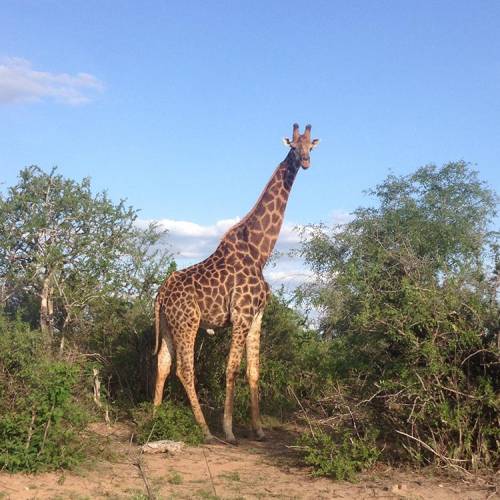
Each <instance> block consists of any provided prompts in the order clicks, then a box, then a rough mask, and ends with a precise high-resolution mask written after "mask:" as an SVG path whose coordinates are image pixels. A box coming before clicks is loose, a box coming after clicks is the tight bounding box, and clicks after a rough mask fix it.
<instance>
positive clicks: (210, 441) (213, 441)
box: [203, 434, 217, 444]
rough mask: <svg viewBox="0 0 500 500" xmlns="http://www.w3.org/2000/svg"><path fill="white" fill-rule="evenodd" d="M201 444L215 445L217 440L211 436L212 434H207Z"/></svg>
mask: <svg viewBox="0 0 500 500" xmlns="http://www.w3.org/2000/svg"><path fill="white" fill-rule="evenodd" d="M203 442H204V443H205V444H216V443H217V440H216V439H215V438H214V437H213V436H212V434H207V435H206V436H205V437H204V438H203Z"/></svg>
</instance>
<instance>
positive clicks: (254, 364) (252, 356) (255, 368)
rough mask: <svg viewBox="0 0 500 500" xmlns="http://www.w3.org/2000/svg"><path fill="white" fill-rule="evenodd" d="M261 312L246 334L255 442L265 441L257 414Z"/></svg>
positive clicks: (248, 377)
mask: <svg viewBox="0 0 500 500" xmlns="http://www.w3.org/2000/svg"><path fill="white" fill-rule="evenodd" d="M262 315H263V311H261V312H259V313H258V314H257V315H256V316H255V318H254V320H253V322H252V326H251V327H250V331H249V332H248V336H247V340H246V346H247V380H248V385H249V386H250V405H251V415H252V429H253V431H254V433H255V436H256V438H257V440H259V441H262V440H263V439H265V435H264V431H263V430H262V423H261V420H260V412H259V351H260V330H261V325H262Z"/></svg>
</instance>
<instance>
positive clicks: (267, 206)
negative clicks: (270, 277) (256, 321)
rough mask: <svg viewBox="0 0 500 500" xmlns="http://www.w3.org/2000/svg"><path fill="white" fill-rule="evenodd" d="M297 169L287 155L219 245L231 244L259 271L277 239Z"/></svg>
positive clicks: (290, 154)
mask: <svg viewBox="0 0 500 500" xmlns="http://www.w3.org/2000/svg"><path fill="white" fill-rule="evenodd" d="M299 168H300V165H299V164H298V162H297V161H296V160H295V155H294V154H293V153H292V151H290V153H289V154H288V155H287V157H286V158H285V159H284V160H283V161H282V162H281V163H280V164H279V165H278V167H277V168H276V170H275V171H274V173H273V175H272V176H271V179H269V182H268V183H267V185H266V187H265V188H264V190H263V191H262V194H261V195H260V197H259V199H258V200H257V202H256V204H255V205H254V207H253V208H252V209H251V210H250V212H248V214H247V215H246V216H245V217H244V218H243V219H242V220H241V221H240V222H239V223H237V224H236V225H235V226H233V227H232V228H231V229H230V230H229V231H228V232H227V233H226V235H225V236H224V238H223V240H222V241H223V242H224V241H227V242H230V243H234V244H235V248H236V250H237V251H238V250H239V251H244V252H246V253H247V256H246V258H247V261H248V258H249V257H250V258H251V260H252V261H253V262H254V263H256V264H257V265H258V266H260V267H261V268H262V267H263V266H264V264H265V263H266V262H267V260H268V258H269V256H270V255H271V252H272V251H273V248H274V245H275V244H276V240H277V239H278V236H279V233H280V230H281V226H282V224H283V219H284V216H285V209H286V205H287V202H288V197H289V195H290V191H291V189H292V186H293V182H294V180H295V177H296V175H297V172H298V170H299Z"/></svg>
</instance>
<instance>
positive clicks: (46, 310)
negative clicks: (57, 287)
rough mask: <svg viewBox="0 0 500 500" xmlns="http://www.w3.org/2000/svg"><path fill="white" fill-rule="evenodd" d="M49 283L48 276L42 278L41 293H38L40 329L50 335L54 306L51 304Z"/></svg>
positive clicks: (49, 277) (49, 278)
mask: <svg viewBox="0 0 500 500" xmlns="http://www.w3.org/2000/svg"><path fill="white" fill-rule="evenodd" d="M50 282H51V276H50V274H48V275H46V276H45V277H44V278H43V283H42V291H41V292H40V329H41V330H42V332H44V333H46V332H48V333H50V334H51V335H52V332H53V326H52V321H53V316H54V306H53V302H52V286H51V283H50Z"/></svg>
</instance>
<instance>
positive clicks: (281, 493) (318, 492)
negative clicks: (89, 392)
mask: <svg viewBox="0 0 500 500" xmlns="http://www.w3.org/2000/svg"><path fill="white" fill-rule="evenodd" d="M94 431H96V432H99V433H100V434H103V435H106V436H107V438H108V441H109V444H110V447H111V448H112V449H113V452H114V453H113V458H111V459H110V460H109V461H99V462H96V463H93V464H87V465H85V466H84V467H81V468H80V469H79V470H77V471H72V472H67V471H66V472H52V473H44V474H38V475H26V474H8V473H5V472H2V473H0V499H7V498H8V499H16V500H17V499H38V498H40V499H42V498H43V499H45V498H51V499H93V498H108V499H136V500H139V499H147V498H155V499H169V498H172V499H190V498H201V499H203V498H204V499H218V498H221V499H233V500H236V499H247V498H248V499H263V498H283V499H285V498H286V499H291V498H296V499H302V498H304V499H315V500H319V499H333V498H356V499H364V498H387V499H392V498H401V499H403V498H406V499H422V498H423V499H427V498H432V499H443V500H444V499H450V500H451V499H453V500H457V499H494V498H500V495H499V492H500V488H499V485H498V481H497V482H496V484H494V483H495V481H493V480H488V481H486V480H479V479H476V480H474V481H472V480H471V481H463V480H455V481H452V480H450V479H443V478H440V477H436V476H431V475H430V474H426V475H424V474H418V475H417V474H412V473H408V472H401V471H395V470H392V469H386V468H380V469H378V470H376V471H372V472H371V473H370V474H366V475H364V476H362V477H360V479H359V482H357V483H348V482H343V481H332V480H329V479H320V478H312V477H311V476H310V471H308V470H307V469H304V468H303V467H299V466H298V465H297V461H296V455H295V452H294V451H293V449H291V448H288V447H287V445H286V443H287V442H291V441H290V439H291V436H288V435H287V433H286V432H284V431H279V432H278V431H274V432H270V433H268V436H269V439H268V440H267V441H265V442H263V443H258V442H255V441H251V440H249V439H241V440H240V444H239V445H238V446H228V445H224V444H216V445H205V446H201V447H197V448H193V447H187V448H185V449H184V450H183V451H182V452H180V453H178V454H176V455H167V454H158V455H144V454H140V453H139V449H138V447H137V446H135V445H134V444H131V443H130V437H131V430H130V429H129V428H127V427H126V426H124V425H115V426H113V427H111V428H109V429H108V428H106V427H105V426H100V425H98V426H95V428H94Z"/></svg>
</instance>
